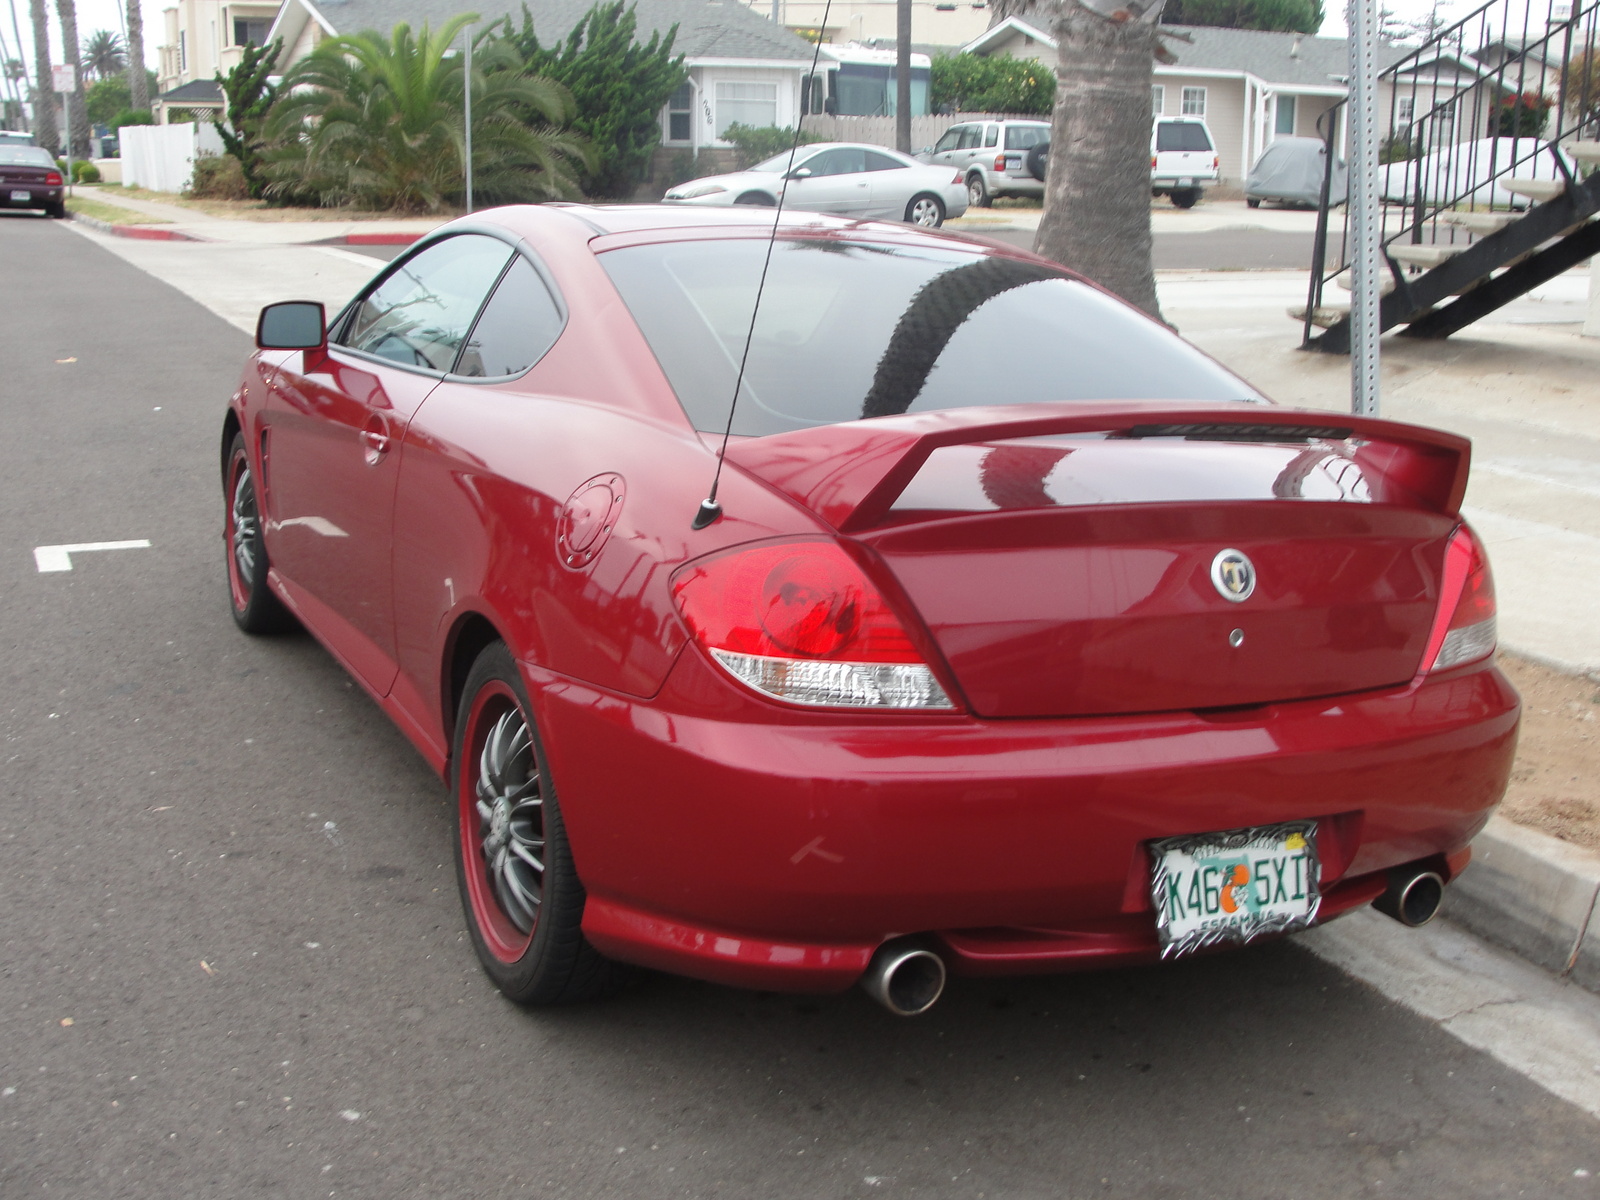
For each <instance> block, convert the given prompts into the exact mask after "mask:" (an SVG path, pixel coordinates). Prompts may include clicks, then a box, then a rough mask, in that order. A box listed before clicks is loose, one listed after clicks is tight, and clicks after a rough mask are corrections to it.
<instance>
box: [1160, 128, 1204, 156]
mask: <svg viewBox="0 0 1600 1200" xmlns="http://www.w3.org/2000/svg"><path fill="white" fill-rule="evenodd" d="M1209 149H1211V135H1210V134H1209V133H1207V132H1206V127H1205V126H1204V125H1191V124H1189V123H1188V122H1187V121H1163V122H1161V124H1159V125H1157V126H1156V152H1157V153H1158V154H1159V153H1161V152H1162V151H1165V150H1209Z"/></svg>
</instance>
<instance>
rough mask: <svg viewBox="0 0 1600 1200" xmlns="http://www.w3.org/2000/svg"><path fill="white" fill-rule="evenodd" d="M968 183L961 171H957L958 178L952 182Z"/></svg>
mask: <svg viewBox="0 0 1600 1200" xmlns="http://www.w3.org/2000/svg"><path fill="white" fill-rule="evenodd" d="M966 181H967V180H966V177H965V176H964V175H962V174H961V172H960V171H957V172H956V177H955V178H954V179H952V180H951V181H950V182H951V183H965V182H966Z"/></svg>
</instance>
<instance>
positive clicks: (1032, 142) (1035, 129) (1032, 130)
mask: <svg viewBox="0 0 1600 1200" xmlns="http://www.w3.org/2000/svg"><path fill="white" fill-rule="evenodd" d="M1049 140H1050V126H1048V125H1007V126H1006V149H1007V150H1032V149H1033V148H1034V147H1035V146H1037V145H1038V144H1039V143H1040V142H1048V141H1049Z"/></svg>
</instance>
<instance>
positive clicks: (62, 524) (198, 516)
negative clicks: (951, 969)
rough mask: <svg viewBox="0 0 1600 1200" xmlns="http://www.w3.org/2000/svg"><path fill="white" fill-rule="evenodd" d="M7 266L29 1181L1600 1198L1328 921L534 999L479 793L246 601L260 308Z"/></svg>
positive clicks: (6, 672)
mask: <svg viewBox="0 0 1600 1200" xmlns="http://www.w3.org/2000/svg"><path fill="white" fill-rule="evenodd" d="M0 295H3V296H5V297H7V303H6V309H5V318H4V327H3V337H0V381H3V385H0V420H3V426H0V427H3V428H4V429H5V431H6V434H7V436H6V437H5V438H4V439H3V441H0V592H3V597H4V603H3V604H0V646H3V647H4V655H3V658H0V679H3V684H4V692H3V703H0V729H3V732H4V749H3V753H0V759H3V766H0V912H3V913H4V914H5V916H4V921H3V923H0V1195H3V1196H5V1197H6V1198H7V1200H10V1198H12V1197H24V1196H69V1197H90V1196H92V1197H96V1198H112V1197H140V1198H144V1197H150V1198H160V1200H175V1198H180V1197H235V1196H241V1197H242V1196H251V1197H257V1196H259V1197H285V1198H288V1197H294V1198H298V1197H311V1196H323V1195H328V1196H333V1195H338V1196H355V1197H372V1198H374V1200H377V1198H384V1200H387V1198H392V1197H402V1196H418V1197H428V1198H429V1200H444V1198H454V1197H461V1198H467V1197H472V1198H482V1197H501V1196H518V1195H534V1196H540V1197H567V1196H571V1197H603V1198H606V1200H611V1198H618V1200H631V1198H634V1197H639V1198H649V1200H656V1198H659V1197H666V1196H689V1197H706V1196H716V1195H725V1196H734V1197H761V1198H763V1200H766V1198H774V1200H781V1198H787V1197H795V1198H807V1200H811V1198H816V1197H830V1198H831V1197H850V1196H884V1197H888V1196H911V1195H917V1196H923V1197H938V1198H943V1197H951V1198H954V1197H964V1198H1001V1197H1005V1198H1035V1197H1037V1198H1040V1200H1043V1198H1045V1197H1049V1198H1051V1200H1057V1198H1061V1197H1081V1196H1090V1195H1093V1196H1128V1197H1140V1198H1159V1197H1194V1196H1227V1197H1239V1198H1248V1197H1262V1198H1267V1197H1273V1198H1278V1197H1302V1198H1319V1197H1328V1198H1339V1200H1345V1198H1348V1197H1352V1196H1358V1195H1365V1196H1382V1195H1404V1196H1424V1197H1426V1196H1449V1197H1452V1198H1465V1197H1479V1196H1484V1197H1487V1196H1511V1195H1524V1194H1525V1195H1529V1196H1540V1197H1564V1196H1569V1195H1571V1196H1590V1195H1595V1194H1596V1186H1597V1185H1596V1181H1595V1180H1594V1179H1592V1178H1583V1177H1575V1176H1574V1171H1575V1170H1579V1169H1586V1170H1594V1169H1595V1168H1596V1166H1597V1165H1600V1164H1596V1162H1595V1161H1594V1160H1595V1157H1596V1151H1595V1147H1596V1146H1597V1144H1600V1122H1596V1121H1595V1120H1593V1119H1592V1118H1590V1117H1588V1116H1586V1115H1584V1114H1583V1113H1581V1112H1580V1111H1579V1110H1577V1109H1576V1108H1573V1107H1571V1106H1569V1105H1567V1104H1566V1103H1564V1102H1562V1101H1559V1100H1556V1099H1555V1098H1553V1097H1552V1096H1551V1095H1550V1094H1549V1093H1547V1092H1545V1091H1543V1090H1542V1089H1540V1088H1538V1087H1537V1086H1535V1085H1534V1084H1532V1083H1530V1082H1529V1081H1528V1080H1526V1079H1524V1078H1523V1077H1522V1076H1520V1075H1518V1074H1516V1073H1514V1072H1512V1071H1510V1070H1509V1069H1507V1068H1505V1067H1503V1066H1501V1065H1499V1064H1498V1063H1497V1062H1496V1061H1494V1060H1492V1059H1490V1058H1488V1057H1486V1056H1484V1055H1482V1054H1479V1053H1478V1052H1476V1051H1473V1050H1470V1049H1468V1048H1467V1047H1466V1046H1465V1045H1463V1044H1462V1043H1461V1042H1459V1041H1457V1040H1456V1039H1454V1038H1452V1037H1451V1036H1449V1035H1448V1034H1446V1033H1444V1032H1443V1031H1441V1030H1440V1029H1438V1028H1436V1027H1435V1026H1433V1025H1432V1024H1430V1023H1429V1022H1427V1021H1425V1020H1423V1019H1421V1018H1419V1017H1416V1016H1414V1015H1411V1014H1409V1013H1407V1012H1405V1011H1404V1010H1401V1009H1399V1008H1397V1007H1396V1006H1395V1005H1393V1004H1391V1003H1389V1002H1387V1001H1385V1000H1384V999H1382V998H1381V997H1380V996H1378V995H1377V994H1376V993H1374V992H1372V991H1370V990H1368V989H1367V988H1366V987H1364V986H1362V985H1360V984H1358V983H1356V982H1354V981H1353V980H1351V979H1350V978H1348V977H1346V976H1344V975H1342V974H1340V973H1339V972H1338V971H1336V970H1335V969H1334V968H1332V967H1330V966H1328V965H1327V964H1326V963H1324V962H1322V961H1320V960H1318V959H1315V958H1313V957H1312V956H1311V955H1310V954H1308V953H1307V952H1305V951H1304V950H1303V949H1301V948H1299V947H1297V946H1295V945H1293V944H1278V945H1272V946H1264V947H1260V948H1257V949H1253V950H1250V951H1247V952H1244V953H1241V954H1235V955H1230V956H1226V957H1217V958H1212V959H1208V960H1203V961H1193V962H1187V963H1182V964H1177V965H1174V966H1170V967H1167V968H1162V969H1151V970H1144V971H1127V972H1117V973H1111V974H1102V975H1094V976H1078V977H1068V978H1059V979H1034V980H1023V981H1012V982H998V981H988V982H976V981H957V982H956V983H955V984H954V986H953V987H952V989H951V991H950V993H949V994H948V995H947V997H946V999H945V1000H944V1001H943V1002H942V1003H941V1004H940V1006H939V1007H938V1008H936V1009H935V1010H934V1012H933V1013H932V1014H930V1015H929V1016H928V1017H926V1018H923V1019H919V1020H914V1021H896V1020H894V1019H893V1018H891V1017H889V1016H887V1015H886V1014H884V1013H883V1012H882V1011H881V1010H879V1009H878V1008H877V1007H876V1006H874V1005H873V1004H872V1003H871V1002H870V1001H868V1000H867V999H865V997H863V996H862V995H860V994H856V993H851V994H848V995H843V996H837V997H821V998H795V997H783V996H772V995H761V994H755V993H749V992H742V991H736V990H731V989H726V988H720V987H713V986H710V985H704V984H698V983H693V982H688V981H684V980H678V979H671V978H665V977H652V978H650V979H648V980H646V981H645V982H643V983H642V984H641V985H640V986H639V987H637V988H635V989H634V990H632V991H630V992H628V993H626V994H624V995H623V996H621V997H618V998H616V999H614V1000H612V1001H609V1002H606V1003H603V1004H597V1005H594V1006H591V1007H587V1008H581V1009H573V1010H566V1011H556V1012H540V1013H528V1012H522V1011H519V1010H517V1009H515V1008H513V1007H511V1006H510V1005H508V1004H506V1003H505V1002H504V1001H503V1000H502V999H500V998H499V996H498V995H497V994H496V993H495V992H494V991H493V990H492V989H491V988H490V987H489V986H488V985H487V984H486V983H485V982H484V980H483V978H482V976H481V975H480V973H479V971H478V968H477V965H476V962H475V960H474V959H473V955H472V952H471V949H470V947H469V946H468V944H467V941H466V939H465V937H464V935H463V933H462V932H461V930H462V923H461V917H460V914H459V911H458V908H457V901H456V896H455V887H454V882H453V879H452V877H451V868H450V865H449V861H450V860H449V851H448V849H447V845H448V843H447V814H446V807H445V792H444V788H443V787H442V785H441V784H440V783H439V782H438V781H437V780H436V779H435V778H433V777H431V776H430V774H429V773H428V771H427V769H426V768H425V767H424V766H423V764H422V763H421V761H420V760H419V759H418V758H417V757H416V756H415V754H413V752H412V751H411V750H410V749H409V748H408V746H407V744H406V743H405V742H404V740H403V739H402V738H401V736H400V735H399V734H398V733H397V732H396V731H395V730H394V729H393V728H391V727H390V726H389V724H388V723H387V722H386V720H385V719H384V718H383V717H382V716H381V715H380V714H379V713H378V712H377V710H376V709H375V708H374V706H373V705H372V704H371V703H369V702H368V701H367V699H366V698H365V697H364V696H363V695H362V694H361V693H360V692H359V691H358V690H357V689H356V688H355V687H354V686H353V685H352V684H351V683H350V681H349V680H348V679H347V678H346V677H345V676H344V674H343V673H342V672H341V670H340V669H339V668H338V667H337V666H335V665H334V663H333V662H332V661H331V660H330V659H329V658H328V656H327V655H326V654H325V653H324V652H323V651H322V650H321V649H320V648H319V647H318V646H317V645H316V644H315V643H314V642H312V641H311V640H310V639H309V638H307V637H305V636H291V637H284V638H278V639H265V640H262V639H250V638H246V637H244V636H242V635H240V634H239V633H238V632H237V631H236V630H235V629H234V627H233V625H232V623H231V621H230V620H229V618H228V612H227V602H226V598H225V577H224V570H223V545H222V540H221V536H220V535H221V527H222V512H221V500H220V495H219V484H218V469H219V444H218V431H219V427H220V423H221V418H222V413H223V406H224V403H225V400H226V397H227V396H228V394H229V393H230V391H231V390H232V388H233V386H234V383H235V380H236V378H237V369H238V366H239V363H240V360H241V359H242V357H243V356H244V355H245V354H246V353H247V351H248V345H247V342H246V339H245V337H244V336H243V335H241V334H240V333H239V332H238V331H237V330H235V329H234V328H232V327H231V326H229V325H227V324H225V323H224V322H223V321H221V320H220V319H218V318H216V317H215V316H213V315H211V314H210V313H209V312H207V311H206V310H205V309H202V308H201V307H199V306H198V305H196V304H195V303H193V302H192V301H190V300H188V299H187V298H185V297H184V296H182V295H181V294H179V293H178V292H176V291H175V290H173V289H171V288H169V287H167V286H166V285H164V284H161V283H158V282H156V281H155V280H153V279H152V278H151V277H149V276H147V275H145V274H143V273H141V272H140V271H138V270H136V269H134V268H133V267H131V266H130V265H128V264H127V263H125V262H124V261H123V260H121V259H120V258H117V257H114V256H113V255H111V254H109V253H107V252H106V251H104V250H103V249H101V248H100V247H98V246H96V245H95V244H94V243H92V242H91V241H89V240H88V239H86V238H83V237H80V236H78V235H76V234H74V233H73V232H72V231H70V230H68V229H65V228H62V227H60V226H58V225H56V224H53V223H50V222H46V221H43V220H38V219H33V218H28V217H0ZM128 539H148V540H149V541H150V542H151V546H150V548H149V549H132V550H120V551H106V552H98V553H82V554H78V555H77V556H75V557H74V558H73V560H72V562H73V569H72V570H71V571H70V572H54V573H48V574H45V573H40V572H39V571H38V570H37V569H36V566H35V557H34V554H33V549H34V547H37V546H41V545H54V544H63V543H83V542H97V541H120V540H128Z"/></svg>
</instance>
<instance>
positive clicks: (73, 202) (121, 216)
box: [67, 196, 172, 225]
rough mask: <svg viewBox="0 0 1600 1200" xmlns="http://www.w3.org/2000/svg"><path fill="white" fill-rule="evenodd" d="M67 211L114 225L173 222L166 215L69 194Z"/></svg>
mask: <svg viewBox="0 0 1600 1200" xmlns="http://www.w3.org/2000/svg"><path fill="white" fill-rule="evenodd" d="M67 211H68V212H75V213H82V214H83V215H84V216H86V217H94V218H95V219H96V220H98V221H105V222H107V223H109V224H112V225H170V224H172V222H170V221H168V220H167V219H166V218H165V217H152V216H151V215H150V214H149V213H142V212H134V211H133V209H131V208H119V207H117V206H116V205H115V204H107V203H105V201H103V200H91V199H89V198H88V197H87V196H68V197H67Z"/></svg>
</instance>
